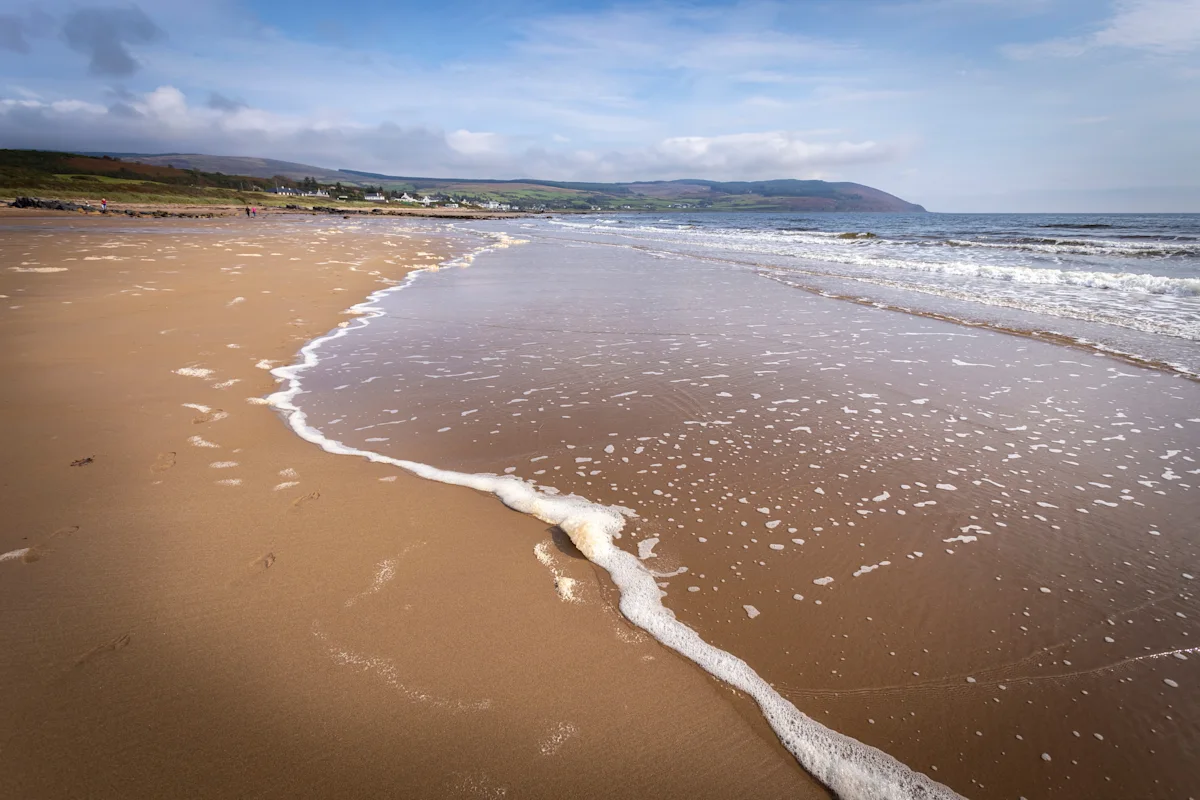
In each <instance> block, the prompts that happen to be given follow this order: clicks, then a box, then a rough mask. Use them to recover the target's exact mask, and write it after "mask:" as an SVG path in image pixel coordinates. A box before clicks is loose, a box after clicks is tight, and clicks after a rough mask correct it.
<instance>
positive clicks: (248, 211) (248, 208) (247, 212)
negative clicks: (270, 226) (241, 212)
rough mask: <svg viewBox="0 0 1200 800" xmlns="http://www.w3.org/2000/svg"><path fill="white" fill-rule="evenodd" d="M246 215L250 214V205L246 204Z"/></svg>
mask: <svg viewBox="0 0 1200 800" xmlns="http://www.w3.org/2000/svg"><path fill="white" fill-rule="evenodd" d="M246 216H247V217H249V216H250V206H246Z"/></svg>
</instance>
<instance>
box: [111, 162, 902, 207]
mask: <svg viewBox="0 0 1200 800" xmlns="http://www.w3.org/2000/svg"><path fill="white" fill-rule="evenodd" d="M93 155H103V154H93ZM107 155H109V156H117V157H119V158H121V159H122V161H123V162H137V163H140V164H148V165H154V166H161V167H168V166H169V167H174V168H178V169H184V170H201V171H204V172H208V173H224V174H236V175H243V176H249V177H251V178H257V179H259V180H260V181H263V180H266V181H268V182H270V181H273V180H276V179H279V178H282V179H284V180H285V181H293V182H294V181H301V180H303V179H305V178H315V179H316V180H317V181H319V182H320V183H323V184H334V183H340V184H342V185H343V186H353V187H359V188H366V187H378V188H380V189H383V190H387V191H395V192H414V193H421V194H436V195H443V196H446V197H452V198H455V199H460V198H461V199H467V200H471V201H487V200H496V201H499V202H502V203H512V204H514V205H520V206H523V207H544V208H547V209H574V210H587V209H590V208H595V209H601V210H629V211H669V210H672V209H680V208H690V209H696V208H702V209H708V210H713V211H880V212H912V211H924V210H925V209H924V208H922V207H921V206H919V205H916V204H915V203H909V202H907V201H905V200H902V199H900V198H898V197H896V196H894V195H891V194H888V193H887V192H884V191H881V190H879V189H875V188H872V187H870V186H864V185H862V184H857V183H845V182H841V183H830V182H826V181H815V180H812V181H804V180H791V179H787V180H770V181H738V182H723V181H708V180H699V179H683V180H674V181H637V182H631V183H592V182H574V181H548V180H538V179H533V178H520V179H514V180H483V179H470V178H420V177H406V176H399V175H385V174H381V173H374V172H361V171H357V170H350V169H338V170H334V169H326V168H324V167H314V166H310V165H307V164H297V163H294V162H290V161H276V160H274V159H268V158H247V157H241V156H211V155H203V154H195V153H167V154H159V155H143V154H136V153H120V154H112V153H110V154H107Z"/></svg>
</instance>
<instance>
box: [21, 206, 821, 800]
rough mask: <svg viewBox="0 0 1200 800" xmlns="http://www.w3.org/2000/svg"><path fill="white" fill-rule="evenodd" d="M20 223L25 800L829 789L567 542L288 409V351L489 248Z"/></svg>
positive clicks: (785, 793)
mask: <svg viewBox="0 0 1200 800" xmlns="http://www.w3.org/2000/svg"><path fill="white" fill-rule="evenodd" d="M0 225H2V226H3V228H2V234H0V295H3V297H0V341H3V342H4V347H3V349H2V350H0V375H2V376H3V380H0V409H2V412H3V417H2V422H3V424H2V427H0V430H3V435H4V440H3V447H4V452H5V465H4V471H3V479H2V481H0V505H2V506H3V507H4V509H5V511H6V513H5V521H4V523H3V525H2V526H0V554H2V555H0V559H3V560H0V603H2V604H3V607H4V609H5V616H4V622H3V626H4V641H5V643H6V658H5V659H4V666H3V667H2V668H0V693H2V697H0V705H2V706H3V707H4V709H5V714H4V715H3V720H2V721H0V753H2V754H3V755H2V756H0V763H2V764H3V769H0V795H3V796H6V797H68V796H84V795H86V796H91V797H131V796H234V795H236V796H261V797H291V796H297V795H303V796H309V797H325V796H328V797H334V796H337V797H347V796H391V797H431V798H432V797H501V796H510V797H564V796H573V797H647V796H663V797H685V796H686V797H731V796H754V797H821V796H825V793H824V792H823V791H822V790H821V789H820V788H819V787H817V786H816V785H815V783H814V782H813V781H812V780H811V779H810V778H808V777H807V776H806V775H805V774H804V773H803V772H802V771H801V770H799V769H798V768H797V766H796V765H795V762H794V761H793V760H792V759H791V757H790V756H789V755H788V754H787V753H786V752H785V751H784V750H783V749H782V747H780V745H779V744H778V742H777V741H776V740H775V738H774V736H773V734H772V733H771V731H770V729H769V728H768V727H767V726H766V725H765V723H763V722H762V720H761V719H760V717H759V715H758V712H757V710H756V709H755V708H754V707H753V705H752V704H751V703H749V702H748V701H746V700H745V699H744V698H742V697H740V696H739V695H737V694H736V693H734V692H732V691H731V690H729V689H727V688H725V687H724V686H722V685H720V684H718V683H716V682H715V681H713V680H712V679H711V678H709V677H708V676H707V675H706V674H704V673H703V672H701V671H700V670H699V669H698V668H696V667H695V666H693V665H692V664H690V663H688V662H686V661H684V660H682V659H680V658H678V657H676V656H675V655H674V654H672V653H670V652H669V651H666V650H665V649H664V648H662V647H661V646H659V645H658V644H656V643H655V642H653V641H652V640H650V639H649V638H648V637H647V636H645V635H644V634H642V633H641V632H639V631H638V630H636V629H635V628H633V627H632V626H630V625H629V624H628V623H627V622H625V621H624V620H623V619H622V618H621V617H620V615H619V614H618V612H616V610H615V609H614V606H613V596H612V591H611V589H610V588H608V586H607V585H606V584H605V582H604V581H603V580H602V579H601V576H600V575H599V574H598V573H597V571H596V570H595V569H594V568H593V567H592V566H591V565H590V564H588V563H587V562H586V561H585V560H583V559H582V558H581V557H580V555H579V553H578V552H577V551H575V550H574V549H573V548H572V547H571V546H570V543H569V542H567V541H565V539H564V538H563V537H562V536H561V535H556V534H555V533H553V532H551V531H548V530H547V529H546V526H545V525H543V524H541V523H538V522H536V521H535V520H532V519H530V518H527V517H524V516H521V515H519V514H516V513H513V512H508V511H506V510H505V509H503V508H502V507H501V506H499V505H498V504H497V503H496V502H495V501H494V500H493V499H492V498H489V497H485V496H483V495H479V494H476V493H473V492H470V491H467V490H463V489H457V488H454V487H448V486H442V485H438V484H433V483H429V482H426V481H421V480H419V479H417V478H415V477H412V476H410V475H407V474H404V473H400V472H398V471H396V470H393V469H389V468H385V467H382V466H380V465H375V464H370V463H367V462H364V461H361V460H358V459H353V458H341V457H336V456H332V455H329V454H326V453H324V452H321V451H320V450H319V449H317V448H315V447H313V446H312V445H310V444H309V443H307V442H304V441H302V440H301V439H299V438H298V437H296V436H294V435H293V433H292V432H291V431H290V430H288V429H287V428H286V427H285V426H284V425H283V424H282V423H281V421H280V420H279V419H278V417H277V416H276V414H275V413H274V412H273V411H272V410H271V409H270V408H268V407H267V406H265V405H261V404H260V399H261V398H262V397H264V396H265V395H266V394H268V393H269V392H271V391H272V390H273V389H274V388H275V381H274V379H273V378H272V377H271V376H270V375H269V373H268V372H267V369H266V368H269V367H270V366H272V365H279V364H283V363H286V362H289V361H290V360H291V359H292V358H293V356H294V354H295V352H296V351H297V349H298V348H299V347H300V345H301V344H303V342H305V341H307V340H308V339H310V338H312V337H313V336H315V335H317V334H319V333H321V332H323V331H325V330H328V329H329V328H330V327H331V326H333V325H335V324H337V322H338V321H339V320H345V319H346V318H347V317H346V316H344V315H342V313H341V312H342V311H343V310H344V309H346V308H347V307H348V306H350V305H351V304H353V303H355V302H357V301H359V300H360V299H361V298H362V297H364V296H365V295H367V294H368V293H369V292H371V291H374V290H376V289H378V288H381V287H382V286H384V285H386V284H384V283H382V281H386V280H389V279H391V280H395V279H400V278H402V277H403V275H404V274H405V273H406V272H407V271H408V270H409V269H410V268H412V267H413V266H422V265H428V264H430V263H436V262H437V261H439V260H442V259H444V258H445V257H446V256H448V255H450V254H451V253H452V252H453V251H455V249H456V248H460V247H463V246H465V244H464V243H463V242H461V241H458V240H455V239H447V238H444V237H441V236H439V235H436V234H434V233H433V232H432V230H433V229H432V227H431V226H432V225H433V223H420V222H412V223H408V222H399V221H396V222H392V221H390V220H387V221H372V225H373V226H374V227H364V226H363V225H361V224H360V223H359V222H358V221H356V220H355V221H342V220H337V219H326V218H313V219H311V220H307V219H300V220H295V219H292V220H285V219H283V218H279V219H271V218H268V219H264V220H256V221H244V220H240V219H238V220H219V221H198V222H191V221H188V222H179V221H174V220H171V221H154V222H148V221H140V220H124V219H119V220H110V219H103V220H101V219H92V218H84V219H80V218H64V217H62V216H56V215H48V214H34V213H29V214H23V215H15V214H14V215H5V218H4V219H3V220H0ZM382 226H387V228H386V229H384V228H383V227H382ZM235 345H236V346H235ZM556 577H558V578H560V579H561V578H564V577H569V578H572V579H574V580H575V581H576V584H575V587H576V591H575V595H574V596H575V599H576V600H577V601H578V602H568V601H567V600H565V599H564V598H563V597H562V596H561V595H560V593H559V592H556V591H555V579H556ZM560 585H561V580H560Z"/></svg>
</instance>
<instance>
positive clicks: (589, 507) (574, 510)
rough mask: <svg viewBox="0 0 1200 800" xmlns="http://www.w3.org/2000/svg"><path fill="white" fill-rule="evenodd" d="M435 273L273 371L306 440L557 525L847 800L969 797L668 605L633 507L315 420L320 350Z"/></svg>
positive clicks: (652, 622)
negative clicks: (640, 542) (305, 385)
mask: <svg viewBox="0 0 1200 800" xmlns="http://www.w3.org/2000/svg"><path fill="white" fill-rule="evenodd" d="M492 236H493V238H494V239H495V241H494V243H493V244H492V245H491V246H488V247H484V248H481V249H479V250H477V251H475V252H473V253H470V254H468V255H467V256H463V257H461V258H459V259H455V260H452V261H450V262H447V263H446V264H444V265H440V266H466V265H469V264H470V263H472V262H473V261H474V260H475V258H476V257H478V256H479V255H481V254H482V253H486V252H489V251H491V250H492V249H494V248H498V247H507V246H509V245H511V244H514V243H517V242H519V241H520V240H515V239H512V238H511V237H508V236H507V235H505V234H493V235H492ZM426 271H431V268H425V269H420V270H414V271H413V272H410V273H409V274H408V275H407V276H406V277H405V279H404V280H403V281H402V282H400V283H399V284H397V285H395V286H390V287H388V288H386V289H381V290H379V291H377V292H374V293H373V294H371V295H370V296H369V297H368V298H367V299H366V301H364V302H363V303H360V304H358V305H356V306H354V309H355V310H356V311H358V312H359V315H358V316H356V317H355V319H354V320H353V321H352V323H351V324H350V325H347V326H346V327H338V328H335V329H334V330H333V331H332V332H330V333H328V334H326V335H325V336H322V337H319V338H317V339H314V340H313V341H311V342H309V343H308V344H306V345H305V346H304V347H303V348H301V350H300V361H299V363H296V364H292V365H290V366H285V367H278V368H276V369H274V370H272V371H271V374H273V375H274V376H276V377H277V378H279V379H280V380H281V381H282V382H285V384H286V388H285V389H283V390H282V391H279V392H276V393H275V394H273V395H271V396H270V398H269V401H270V404H271V405H272V406H274V407H275V408H276V409H278V410H279V411H280V412H281V413H282V414H283V415H284V416H285V418H286V419H287V421H288V424H289V425H290V426H291V428H292V429H293V430H294V431H295V432H296V433H297V434H298V435H299V436H300V437H301V438H303V439H305V440H306V441H309V442H312V443H313V444H315V445H317V446H318V447H321V448H322V449H323V450H325V451H326V452H329V453H334V454H338V455H350V456H359V457H361V458H365V459H367V460H369V461H374V462H376V463H381V464H389V465H392V466H395V467H399V468H400V469H403V470H407V471H408V472H411V473H413V474H415V475H418V476H420V477H422V478H426V479H428V480H433V481H438V482H440V483H446V484H450V485H453V486H465V487H468V488H471V489H475V490H477V491H480V492H486V493H489V494H492V495H495V496H496V497H497V498H498V499H499V500H500V501H501V502H502V503H504V505H506V506H508V507H509V508H511V509H514V510H516V511H520V512H522V513H524V514H528V515H529V516H532V517H534V518H536V519H538V520H541V521H542V522H544V523H546V524H548V525H554V526H557V527H558V528H560V529H561V530H562V531H563V532H564V533H566V534H567V536H568V537H570V539H571V542H572V543H573V544H574V545H575V546H576V547H577V548H578V549H579V551H580V552H581V553H582V554H583V555H584V556H585V557H586V558H587V559H588V560H589V561H591V562H592V563H594V564H596V565H598V566H600V567H603V568H604V569H605V570H606V571H607V572H608V574H609V576H610V578H611V579H612V581H613V583H614V584H615V585H616V586H617V588H618V590H619V591H620V609H621V613H622V614H623V615H624V616H625V617H626V618H627V619H628V620H629V621H630V622H632V623H633V624H634V625H637V626H638V627H639V628H641V629H643V630H644V631H646V632H647V633H649V634H650V635H651V636H653V637H654V638H655V639H657V640H658V641H659V642H660V643H662V644H663V645H666V646H667V647H669V648H671V649H672V650H674V651H676V652H677V653H679V654H680V655H682V656H684V657H686V658H688V659H690V660H692V661H694V662H695V663H696V664H698V665H699V666H700V667H701V668H702V669H704V670H705V671H706V672H708V673H709V674H710V675H712V676H714V677H716V678H718V679H720V680H723V681H725V682H726V683H728V684H730V685H731V686H733V687H735V688H737V689H739V690H741V691H743V692H745V693H746V694H748V695H750V696H751V697H753V698H754V700H755V702H757V703H758V706H759V708H760V709H761V710H762V713H763V716H764V718H765V719H766V721H767V723H768V724H770V726H771V728H772V729H773V730H774V731H775V733H776V735H777V736H778V737H779V740H780V742H781V743H782V744H783V745H784V747H786V748H787V750H788V751H789V752H790V753H791V754H792V755H793V756H795V758H796V760H797V761H798V762H799V763H800V765H801V766H802V767H804V769H805V770H807V771H808V772H809V773H810V774H812V775H813V776H814V777H815V778H816V779H817V780H819V781H821V783H823V784H824V785H825V786H827V787H828V788H829V789H831V790H832V791H833V792H834V793H836V794H837V795H838V796H839V797H841V798H844V800H914V799H920V800H934V799H940V798H959V797H961V795H959V794H957V793H956V792H954V791H953V790H952V789H950V788H949V787H947V786H944V785H943V784H940V783H938V782H936V781H934V780H932V779H930V778H929V777H928V776H926V775H923V774H921V773H919V772H914V771H913V770H911V769H909V768H908V767H907V766H905V765H904V764H902V763H901V762H899V761H897V760H896V759H894V758H892V757H891V756H889V755H887V754H886V753H884V752H883V751H881V750H878V749H876V748H874V747H871V746H870V745H867V744H864V743H862V742H860V741H858V740H857V739H854V738H851V737H849V736H845V735H843V734H840V733H838V732H837V731H834V730H831V729H830V728H827V727H825V726H824V725H822V724H821V723H819V722H817V721H816V720H814V719H812V718H810V717H809V716H807V715H806V714H804V713H803V712H801V711H800V710H799V709H798V708H796V706H795V705H794V704H792V703H791V702H790V701H788V700H787V699H785V698H784V697H783V696H782V695H780V694H779V693H778V692H777V691H775V689H774V688H773V687H772V686H771V685H770V684H768V683H767V682H766V681H765V680H763V678H762V677H761V676H759V675H758V673H756V672H755V671H754V669H753V668H751V667H750V665H749V664H747V663H746V662H745V661H743V660H742V659H740V658H738V657H737V656H735V655H733V654H732V653H729V652H726V651H725V650H721V649H720V648H717V647H714V646H713V645H711V644H709V643H708V642H706V641H704V640H703V639H702V638H701V637H700V635H699V634H698V633H696V631H694V630H692V629H691V628H689V627H688V626H687V625H684V624H683V623H682V622H680V621H679V620H677V619H676V618H675V615H674V613H672V612H671V611H670V610H669V609H668V608H666V607H665V606H663V604H662V600H661V592H660V591H659V587H658V584H657V582H656V579H655V576H654V574H653V573H652V572H651V571H650V570H648V569H647V568H646V567H645V565H643V563H642V562H641V560H639V558H638V557H637V556H635V555H633V554H632V553H628V552H625V551H624V550H621V549H620V548H618V547H617V546H616V545H614V544H613V539H614V538H615V537H617V536H618V535H619V534H620V532H621V529H622V528H623V527H624V525H625V520H626V519H628V518H630V517H635V516H637V515H636V512H635V511H634V510H633V509H630V508H626V507H624V506H615V505H614V506H606V505H601V504H598V503H594V502H592V501H590V500H587V499H586V498H583V497H580V496H578V495H574V494H571V495H559V494H553V493H548V492H547V491H544V490H543V489H541V488H539V487H538V486H537V484H535V483H534V482H533V481H527V480H524V479H521V478H519V477H516V476H513V475H492V474H478V473H464V472H455V471H452V470H445V469H439V468H438V467H434V466H431V465H429V464H423V463H420V462H416V461H408V460H404V459H397V458H392V457H390V456H385V455H382V454H380V453H375V452H372V451H369V450H361V449H358V448H355V447H350V446H348V445H346V444H343V443H342V442H340V441H337V440H335V439H331V438H329V437H327V436H325V435H324V434H323V433H322V432H321V431H319V430H318V429H316V428H314V427H313V426H311V425H309V424H308V419H307V415H306V414H305V412H304V411H303V410H302V409H301V408H300V407H299V406H297V405H296V398H297V396H298V395H299V394H300V392H301V376H302V375H303V373H304V371H305V370H308V369H311V368H313V367H314V366H316V365H317V364H318V363H319V357H318V355H317V351H318V350H319V349H320V348H321V346H322V345H323V344H324V343H326V342H329V341H332V340H334V339H338V338H341V337H342V336H345V335H346V334H347V333H348V332H350V331H352V330H355V329H356V328H358V327H363V326H365V325H367V324H369V323H370V320H371V319H373V318H376V317H379V316H382V315H383V314H384V313H385V312H384V311H383V309H382V308H380V307H379V306H377V305H376V303H377V302H378V301H379V300H381V299H382V298H383V297H384V296H386V295H387V294H390V293H392V292H396V291H400V290H403V289H405V288H407V287H408V286H410V285H412V283H413V282H414V281H416V280H417V279H418V278H419V277H420V275H421V274H422V273H423V272H426Z"/></svg>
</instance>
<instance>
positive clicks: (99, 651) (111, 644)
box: [75, 633, 131, 667]
mask: <svg viewBox="0 0 1200 800" xmlns="http://www.w3.org/2000/svg"><path fill="white" fill-rule="evenodd" d="M130 641H131V636H130V635H129V634H128V633H122V634H121V635H120V636H118V637H116V638H115V639H111V640H109V641H107V642H105V643H104V644H102V645H97V646H96V647H93V648H92V649H91V650H88V651H87V652H86V653H84V654H83V655H81V656H80V657H79V658H77V659H75V666H76V667H82V666H83V665H84V664H87V663H88V662H89V661H93V660H94V659H96V658H98V657H99V656H102V655H104V654H105V653H115V652H117V651H118V650H121V649H123V648H125V647H126V646H128V644H129V642H130Z"/></svg>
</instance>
